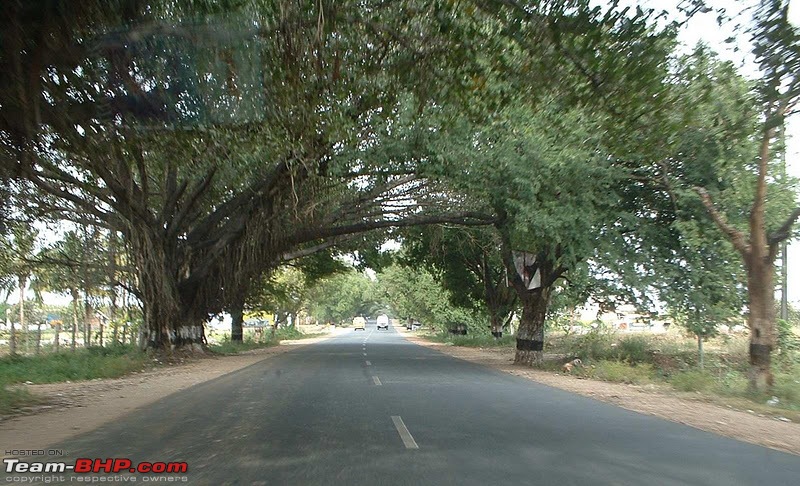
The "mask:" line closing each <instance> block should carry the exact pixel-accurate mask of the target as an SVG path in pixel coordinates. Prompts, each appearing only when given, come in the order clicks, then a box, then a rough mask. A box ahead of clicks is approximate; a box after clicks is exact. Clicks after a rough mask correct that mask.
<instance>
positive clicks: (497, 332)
mask: <svg viewBox="0 0 800 486" xmlns="http://www.w3.org/2000/svg"><path fill="white" fill-rule="evenodd" d="M489 322H490V325H491V329H492V336H494V338H495V339H500V338H501V337H503V319H502V318H501V317H500V316H499V315H497V313H496V312H490V316H489Z"/></svg>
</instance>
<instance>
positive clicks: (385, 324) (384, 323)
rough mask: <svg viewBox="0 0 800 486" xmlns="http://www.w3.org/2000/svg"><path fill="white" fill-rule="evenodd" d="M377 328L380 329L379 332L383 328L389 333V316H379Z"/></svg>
mask: <svg viewBox="0 0 800 486" xmlns="http://www.w3.org/2000/svg"><path fill="white" fill-rule="evenodd" d="M377 328H378V330H379V331H380V330H381V328H383V329H386V330H387V331H388V330H389V316H387V315H386V314H381V315H379V316H378V324H377Z"/></svg>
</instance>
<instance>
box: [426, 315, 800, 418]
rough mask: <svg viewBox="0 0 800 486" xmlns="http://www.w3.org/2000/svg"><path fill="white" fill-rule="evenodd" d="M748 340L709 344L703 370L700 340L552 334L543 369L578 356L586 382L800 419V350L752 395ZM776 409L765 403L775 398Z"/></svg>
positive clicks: (466, 340) (483, 341) (459, 339)
mask: <svg viewBox="0 0 800 486" xmlns="http://www.w3.org/2000/svg"><path fill="white" fill-rule="evenodd" d="M428 337H429V338H430V339H432V340H434V341H439V342H447V343H452V344H453V345H456V346H470V347H493V346H508V347H512V346H513V344H514V338H513V336H504V337H503V338H502V339H500V340H494V339H493V338H492V337H491V336H453V335H448V334H436V335H429V336H428ZM748 342H749V341H748V338H747V336H741V335H721V336H719V337H716V338H713V339H709V340H707V341H706V342H705V344H704V348H705V351H706V352H705V359H704V362H705V366H704V369H703V370H701V369H700V368H699V359H698V353H697V341H696V340H695V339H694V338H692V337H687V336H683V335H680V334H678V333H677V332H672V333H669V334H660V335H652V334H621V335H619V334H614V333H612V332H606V331H592V332H590V333H588V334H584V335H550V336H548V340H547V343H546V346H545V353H546V356H550V358H549V359H546V360H545V363H544V364H543V368H544V369H547V370H551V371H556V372H558V371H560V370H561V366H562V365H563V363H564V362H565V361H566V359H571V358H576V357H577V358H580V359H581V360H582V361H583V363H584V365H585V366H584V367H583V368H576V369H575V370H574V371H573V374H574V375H576V376H583V377H586V378H592V379H598V380H603V381H609V382H615V383H629V384H634V385H645V384H651V383H652V384H657V385H667V386H669V387H672V388H673V389H674V390H676V391H678V392H682V393H692V394H693V396H698V397H701V398H703V399H707V400H709V401H713V402H716V403H719V404H721V405H730V406H736V407H737V408H741V409H747V410H753V411H754V413H763V414H771V415H785V416H787V417H790V418H792V419H793V420H795V419H800V351H799V350H794V349H792V350H789V351H786V352H783V353H781V354H777V353H776V354H775V355H774V356H773V372H774V375H775V386H774V388H773V390H772V392H771V393H770V394H769V395H761V394H753V393H752V392H751V391H750V390H749V388H748V379H747V372H748V369H749V358H748V352H747V350H748ZM773 396H774V397H776V398H777V399H778V403H777V404H776V405H767V400H770V399H771V398H772V397H773Z"/></svg>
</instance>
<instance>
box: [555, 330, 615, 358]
mask: <svg viewBox="0 0 800 486" xmlns="http://www.w3.org/2000/svg"><path fill="white" fill-rule="evenodd" d="M613 342H614V338H613V336H612V335H611V334H609V333H607V332H604V331H600V330H596V329H595V330H592V331H591V332H589V333H588V334H584V335H583V336H578V337H576V338H575V340H574V341H572V342H571V343H569V344H568V346H567V350H568V351H569V353H570V354H571V355H572V356H577V357H578V358H580V359H582V360H584V361H587V360H598V359H604V358H609V357H612V356H611V351H612V344H613Z"/></svg>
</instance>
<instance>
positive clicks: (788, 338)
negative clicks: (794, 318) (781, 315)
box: [777, 319, 800, 357]
mask: <svg viewBox="0 0 800 486" xmlns="http://www.w3.org/2000/svg"><path fill="white" fill-rule="evenodd" d="M777 326H778V349H779V350H780V356H781V357H794V355H795V354H796V353H797V352H798V351H800V337H798V336H797V334H795V333H794V326H792V323H791V322H789V321H785V320H783V319H778V320H777Z"/></svg>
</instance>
